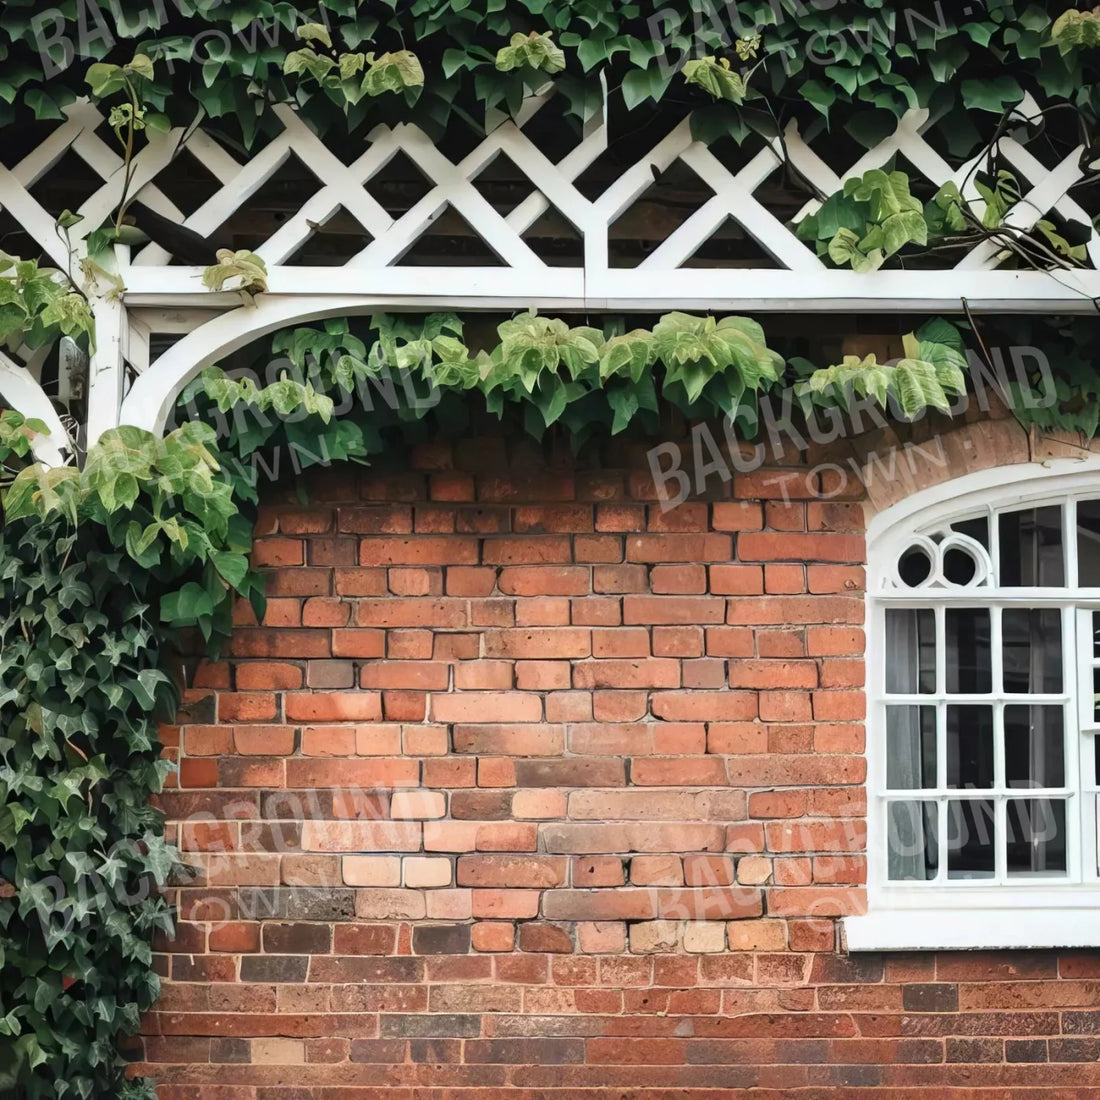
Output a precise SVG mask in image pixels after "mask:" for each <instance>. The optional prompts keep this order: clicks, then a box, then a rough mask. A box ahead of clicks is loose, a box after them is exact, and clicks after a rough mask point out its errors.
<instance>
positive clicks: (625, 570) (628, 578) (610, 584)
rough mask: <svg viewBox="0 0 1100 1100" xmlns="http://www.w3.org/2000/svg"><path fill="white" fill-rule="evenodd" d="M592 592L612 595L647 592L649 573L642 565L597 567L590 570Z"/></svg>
mask: <svg viewBox="0 0 1100 1100" xmlns="http://www.w3.org/2000/svg"><path fill="white" fill-rule="evenodd" d="M592 591H593V592H606V593H610V594H613V595H621V594H623V593H625V592H648V591H649V571H648V570H647V569H646V567H645V566H644V565H597V566H595V567H594V568H593V570H592Z"/></svg>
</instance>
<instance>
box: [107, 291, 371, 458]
mask: <svg viewBox="0 0 1100 1100" xmlns="http://www.w3.org/2000/svg"><path fill="white" fill-rule="evenodd" d="M384 308H385V304H384V303H383V302H382V301H381V300H380V299H378V298H365V297H361V296H358V295H355V296H353V295H331V294H324V295H313V296H305V295H293V296H290V295H287V296H284V295H261V296H260V297H259V298H257V299H256V304H255V305H251V306H241V307H240V308H239V309H234V310H231V311H230V312H229V313H223V314H222V315H221V316H220V317H215V318H214V319H213V320H211V321H207V322H206V324H204V325H201V326H200V327H199V328H197V329H195V330H194V331H193V332H191V333H189V334H188V335H187V336H185V337H184V338H183V339H182V340H180V341H179V342H178V343H177V344H174V345H173V346H172V347H171V348H170V349H169V350H168V351H166V352H165V353H164V354H163V355H162V356H161V357H160V358H159V359H158V360H157V361H156V362H155V363H153V365H152V366H151V367H149V369H148V370H146V371H145V372H144V373H143V374H142V375H141V376H140V377H139V378H138V379H137V380H136V381H135V382H134V384H133V386H132V387H131V388H130V392H129V393H128V394H127V395H126V397H125V399H124V400H123V402H122V407H121V409H120V411H119V417H118V422H119V423H120V424H133V425H135V426H136V427H139V428H147V429H148V430H149V431H151V432H154V433H155V434H157V435H160V434H161V433H163V431H164V427H165V424H166V423H167V422H168V418H169V416H170V415H171V413H172V409H173V407H174V404H175V400H176V397H177V395H178V394H179V393H180V391H181V390H182V389H183V388H184V386H186V385H187V383H188V382H190V381H191V379H192V378H194V377H195V376H196V375H197V374H199V373H200V372H201V371H203V370H204V369H205V368H206V367H209V366H210V365H211V364H213V363H216V362H217V361H218V360H219V359H221V358H223V357H224V356H226V355H230V354H232V353H233V352H235V351H238V350H239V349H240V348H243V347H245V346H246V345H247V344H250V343H251V342H252V341H253V340H257V339H259V338H260V337H262V336H266V335H267V334H268V333H271V332H274V331H276V330H277V329H280V328H283V327H284V326H287V325H293V324H299V323H307V322H313V321H323V320H325V318H328V317H348V316H355V315H360V314H364V313H371V312H373V311H376V310H378V309H384ZM98 437H99V433H97V435H96V438H97V439H98ZM94 441H95V440H93V439H91V438H89V445H90V444H91V443H93V442H94Z"/></svg>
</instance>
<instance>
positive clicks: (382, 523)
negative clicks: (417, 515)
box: [336, 504, 412, 535]
mask: <svg viewBox="0 0 1100 1100" xmlns="http://www.w3.org/2000/svg"><path fill="white" fill-rule="evenodd" d="M336 523H337V527H338V528H339V529H340V530H341V531H346V532H348V533H350V534H353V535H403V534H408V533H409V532H410V531H412V508H411V507H409V505H407V504H372V505H370V506H369V507H366V508H340V509H339V510H338V512H337V521H336Z"/></svg>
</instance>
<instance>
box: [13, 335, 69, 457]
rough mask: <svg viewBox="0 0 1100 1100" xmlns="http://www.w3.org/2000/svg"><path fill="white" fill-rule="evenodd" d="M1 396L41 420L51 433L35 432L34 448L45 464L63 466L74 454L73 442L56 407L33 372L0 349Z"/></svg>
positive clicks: (18, 409) (32, 441)
mask: <svg viewBox="0 0 1100 1100" xmlns="http://www.w3.org/2000/svg"><path fill="white" fill-rule="evenodd" d="M0 396H2V397H3V398H4V403H5V404H6V405H7V406H8V407H9V408H12V409H15V410H16V411H17V412H21V413H22V414H23V415H24V416H25V417H27V418H28V419H32V418H33V419H36V420H41V421H42V422H43V423H44V424H45V425H46V427H47V428H49V432H50V434H49V435H36V436H35V437H34V438H33V439H32V440H31V451H32V453H33V454H34V457H35V458H36V459H38V461H39V462H42V463H44V464H45V465H46V466H63V465H65V462H66V459H67V457H68V455H69V454H71V453H72V442H71V440H70V439H69V433H68V432H66V431H65V428H64V426H63V425H62V423H61V418H60V417H59V416H58V415H57V410H56V409H55V408H54V407H53V405H52V404H51V403H50V399H49V398H48V397H47V396H46V393H45V391H44V390H43V389H42V387H41V386H40V385H39V384H38V383H37V382H36V381H35V380H34V378H32V377H31V373H30V371H28V370H27V369H26V368H25V367H21V366H19V364H18V363H15V362H13V361H12V360H11V359H10V358H8V356H7V355H5V354H4V353H3V352H2V351H0Z"/></svg>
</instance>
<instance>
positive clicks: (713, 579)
mask: <svg viewBox="0 0 1100 1100" xmlns="http://www.w3.org/2000/svg"><path fill="white" fill-rule="evenodd" d="M710 591H711V592H713V593H714V594H715V595H719V596H755V595H759V594H760V593H761V592H763V591H764V571H763V569H761V567H760V566H759V565H712V566H711V567H710Z"/></svg>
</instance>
